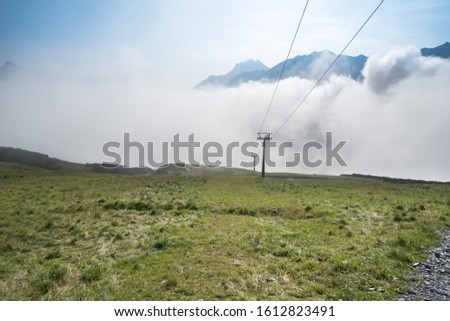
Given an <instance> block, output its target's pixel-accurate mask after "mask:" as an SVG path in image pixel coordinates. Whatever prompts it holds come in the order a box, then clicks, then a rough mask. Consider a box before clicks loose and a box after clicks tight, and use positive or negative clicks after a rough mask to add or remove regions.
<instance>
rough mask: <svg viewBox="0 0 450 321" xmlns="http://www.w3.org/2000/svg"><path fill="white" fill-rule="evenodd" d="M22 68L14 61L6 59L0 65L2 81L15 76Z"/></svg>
mask: <svg viewBox="0 0 450 321" xmlns="http://www.w3.org/2000/svg"><path fill="white" fill-rule="evenodd" d="M18 70H20V67H19V66H18V65H16V64H15V63H13V62H12V61H6V62H5V63H4V64H3V65H2V66H1V67H0V81H1V80H6V79H8V78H11V77H12V76H14V74H15V73H16V72H17V71H18Z"/></svg>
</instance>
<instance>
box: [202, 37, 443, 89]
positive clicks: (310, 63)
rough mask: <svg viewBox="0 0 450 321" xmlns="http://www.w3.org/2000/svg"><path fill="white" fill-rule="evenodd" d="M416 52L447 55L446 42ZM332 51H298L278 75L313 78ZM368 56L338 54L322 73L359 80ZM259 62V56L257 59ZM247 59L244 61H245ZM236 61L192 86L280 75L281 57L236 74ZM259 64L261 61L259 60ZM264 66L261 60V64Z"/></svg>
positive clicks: (230, 83)
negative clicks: (217, 73)
mask: <svg viewBox="0 0 450 321" xmlns="http://www.w3.org/2000/svg"><path fill="white" fill-rule="evenodd" d="M420 53H421V55H422V56H424V57H439V58H443V59H448V58H450V43H449V42H446V43H444V44H442V45H440V46H437V47H435V48H422V49H420ZM336 56H337V55H336V54H335V53H334V52H332V51H329V50H326V49H325V50H322V51H314V52H312V53H310V54H306V55H298V56H295V57H293V58H290V59H288V60H287V61H286V67H285V70H284V72H283V76H282V79H286V78H290V77H298V78H303V79H310V80H317V79H319V77H320V76H321V75H322V74H323V72H324V71H325V67H326V66H329V65H330V64H331V62H332V61H333V60H334V59H335V58H336ZM367 59H368V57H367V56H365V55H362V54H360V55H357V56H349V55H342V56H341V57H340V58H339V60H337V61H336V63H335V65H334V66H333V67H332V68H331V70H330V71H329V73H328V74H327V76H326V77H330V76H331V75H333V74H334V75H338V76H347V77H350V78H352V79H353V80H356V81H363V80H364V76H363V73H362V71H363V69H364V66H365V64H366V62H367ZM257 61H258V62H259V60H257ZM247 62H248V61H247ZM245 63H246V62H242V63H238V64H236V65H235V67H234V68H233V69H232V70H231V71H230V72H229V73H227V74H225V75H218V76H209V77H208V78H206V79H205V80H203V81H202V82H200V83H199V84H197V85H196V86H195V88H196V89H202V88H207V87H236V86H239V85H241V84H243V83H247V82H250V81H260V82H275V81H277V80H278V78H279V77H280V73H281V69H282V68H283V65H284V61H282V62H280V63H278V64H276V65H275V66H273V67H272V68H268V67H266V68H267V69H258V68H253V70H252V69H251V68H247V69H249V70H246V71H244V72H241V73H239V74H236V70H237V69H239V68H237V67H238V66H239V65H241V64H245ZM261 64H262V63H261ZM262 65H263V66H264V64H262Z"/></svg>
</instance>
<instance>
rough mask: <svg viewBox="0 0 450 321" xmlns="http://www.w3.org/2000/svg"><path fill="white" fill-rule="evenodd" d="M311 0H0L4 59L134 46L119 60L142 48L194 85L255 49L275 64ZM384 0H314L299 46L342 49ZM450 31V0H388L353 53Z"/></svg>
mask: <svg viewBox="0 0 450 321" xmlns="http://www.w3.org/2000/svg"><path fill="white" fill-rule="evenodd" d="M304 4H305V1H298V0H280V1H273V0H271V1H267V0H246V1H242V0H230V1H215V0H166V1H152V0H148V1H143V0H129V1H118V0H112V1H106V0H94V1H87V0H76V1H75V0H65V1H58V0H17V1H5V0H1V1H0V63H2V62H3V61H5V60H12V61H15V62H17V63H18V64H21V65H24V66H26V67H27V68H28V67H29V68H35V69H39V68H48V64H51V63H52V62H55V64H56V65H57V66H58V68H60V67H61V66H65V65H67V66H68V67H69V66H77V68H79V67H80V66H82V65H83V64H85V63H86V61H89V62H91V63H95V62H100V61H102V63H104V64H105V65H107V64H108V63H110V62H108V59H109V58H110V57H111V53H112V56H113V57H116V56H120V55H123V54H124V52H126V53H130V52H132V53H133V54H132V55H131V57H130V58H129V59H128V60H127V59H124V60H121V59H116V58H117V57H116V58H114V59H112V60H113V61H116V63H120V62H121V63H126V62H128V61H130V60H133V59H134V58H135V57H137V56H139V59H141V60H146V61H147V67H148V68H149V69H151V70H154V71H155V72H154V75H155V76H156V75H160V74H161V73H164V74H166V77H167V78H166V84H168V83H169V82H171V81H176V82H178V85H179V86H186V87H190V86H192V85H193V84H195V83H196V82H198V81H200V80H202V79H203V78H205V77H206V76H207V75H209V74H220V73H225V72H227V71H228V70H229V69H231V68H232V67H233V65H234V64H235V63H237V62H240V61H243V60H247V59H249V58H253V59H260V60H261V61H263V62H264V63H265V64H267V65H268V66H273V65H274V64H276V63H278V62H279V61H281V60H282V59H283V58H284V57H285V55H286V52H287V48H288V46H289V43H290V40H291V37H292V35H293V32H294V30H295V27H296V24H297V21H298V18H299V15H300V13H301V10H302V8H303V6H304ZM377 4H378V1H372V0H371V1H356V0H344V1H329V0H311V1H310V4H309V8H308V11H307V13H306V16H305V20H304V25H303V27H302V29H301V31H300V35H299V38H298V40H297V42H296V45H295V47H294V51H293V55H296V54H305V53H309V52H311V51H314V50H322V49H330V50H332V51H339V50H340V49H341V48H342V46H343V45H344V44H345V42H346V41H348V39H349V38H350V37H351V35H352V34H353V33H354V32H355V30H357V28H358V27H359V26H360V25H361V23H362V22H363V21H364V20H365V18H366V17H367V16H368V14H370V12H371V11H372V10H373V8H374V7H375V6H376V5H377ZM448 30H450V2H448V1H444V0H428V1H417V0H416V1H404V0H397V1H389V0H386V1H385V2H384V4H383V5H382V7H381V8H380V10H379V12H378V13H377V14H376V16H374V18H373V20H371V22H370V23H369V25H368V26H367V28H366V29H364V30H363V32H362V33H361V35H360V36H359V37H358V38H357V39H356V40H355V41H354V43H353V44H352V46H351V47H350V48H349V50H348V53H349V54H359V53H363V54H366V55H373V54H383V53H385V52H387V51H389V50H390V49H392V48H393V47H399V46H400V47H402V46H410V45H412V46H416V47H418V48H421V47H425V46H428V47H432V46H436V45H439V44H442V43H444V42H446V41H450V37H449V35H448ZM117 48H119V49H117ZM133 57H134V58H133ZM139 67H140V65H138V66H137V68H139ZM90 68H91V67H90ZM91 69H92V68H91ZM103 69H105V68H104V67H102V68H99V69H96V68H94V70H103ZM170 75H172V77H171V76H170Z"/></svg>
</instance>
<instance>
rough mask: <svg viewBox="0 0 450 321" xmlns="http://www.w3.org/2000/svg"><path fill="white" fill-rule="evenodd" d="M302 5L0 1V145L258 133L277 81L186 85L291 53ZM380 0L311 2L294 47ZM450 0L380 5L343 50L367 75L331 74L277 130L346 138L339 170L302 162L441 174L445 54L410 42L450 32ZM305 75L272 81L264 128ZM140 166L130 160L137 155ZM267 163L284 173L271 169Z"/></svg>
mask: <svg viewBox="0 0 450 321" xmlns="http://www.w3.org/2000/svg"><path fill="white" fill-rule="evenodd" d="M305 3H306V2H305V1H297V0H296V1H294V0H280V1H266V0H258V1H257V0H246V1H237V0H230V1H215V0H189V1H188V0H166V1H151V0H148V1H144V0H129V1H119V0H116V1H114V0H111V1H104V0H95V1H87V0H77V1H75V0H65V1H57V0H37V1H36V0H35V1H32V0H18V1H4V0H0V65H1V64H2V63H3V62H4V61H7V60H9V61H13V62H14V63H16V64H17V65H19V66H20V68H21V75H20V76H18V77H16V78H15V79H13V80H11V81H8V82H7V83H6V82H2V83H0V116H1V117H0V146H13V147H20V148H24V149H29V150H34V151H39V152H43V153H46V154H49V155H51V156H54V157H58V158H61V159H66V160H70V161H77V162H98V161H101V160H102V158H103V157H104V155H103V154H102V146H103V144H104V143H105V142H107V141H112V140H116V141H121V140H123V134H124V133H125V132H128V133H130V134H131V137H132V139H134V140H137V141H140V142H142V143H145V142H148V141H154V142H155V143H156V144H157V143H158V142H162V141H167V140H170V139H171V138H172V137H173V136H174V135H175V134H176V133H180V134H181V135H182V136H183V137H185V138H186V137H187V135H189V134H190V133H194V132H195V134H196V136H197V137H198V138H199V139H200V140H202V141H211V140H216V141H218V142H222V143H223V144H227V143H229V142H231V141H233V140H238V141H242V140H244V141H249V140H250V141H254V140H255V136H256V135H255V134H256V132H257V131H258V129H259V126H260V124H261V121H262V118H263V114H264V111H265V109H266V108H267V104H268V102H269V100H270V95H271V93H272V91H273V86H274V84H267V83H249V84H244V85H242V86H240V87H237V88H222V89H213V90H193V89H192V88H193V87H194V86H195V85H196V84H197V83H199V82H200V81H202V80H203V79H205V78H206V77H208V76H209V75H211V74H225V73H227V72H228V71H230V70H231V69H232V68H233V66H234V65H235V64H236V63H238V62H241V61H245V60H247V59H259V60H261V61H262V62H263V63H264V64H266V65H267V66H269V67H272V66H274V65H275V64H277V63H279V62H281V61H283V59H284V58H285V57H286V53H287V50H288V48H289V45H290V42H291V40H292V36H293V34H294V31H295V28H296V27H297V24H298V19H299V17H300V14H301V12H302V10H303V7H304V5H305ZM378 3H379V1H356V0H345V1H329V0H311V1H310V2H309V5H308V9H307V11H306V15H305V18H304V20H303V24H302V26H301V29H300V32H299V35H298V37H297V39H296V42H295V45H294V47H293V50H292V54H291V56H295V55H300V54H308V53H311V52H313V51H320V50H324V49H328V50H331V51H334V52H339V51H340V50H341V49H342V48H343V46H344V45H345V44H346V42H347V41H348V40H349V39H350V37H351V36H352V35H353V34H354V33H355V32H356V30H357V29H358V28H359V27H360V26H361V24H362V23H363V22H364V20H365V19H366V18H367V16H368V15H369V14H370V13H371V12H372V10H373V9H374V8H375V7H376V6H377V5H378ZM448 30H450V3H449V2H448V1H443V0H442V1H438V0H428V1H403V0H398V1H389V0H387V1H384V3H383V5H382V6H381V7H380V9H379V11H378V12H377V13H376V14H375V15H374V17H373V18H372V19H371V20H370V22H369V23H368V25H367V26H366V27H365V28H364V29H363V31H362V32H361V33H360V35H359V36H358V37H357V38H356V39H355V40H354V41H353V43H352V44H351V46H350V47H349V48H348V50H347V51H346V54H350V55H358V54H365V55H367V56H369V57H370V58H369V61H368V63H367V64H366V67H365V69H364V75H365V77H366V80H365V81H364V82H363V83H359V82H355V81H352V80H351V79H347V78H345V77H331V78H330V79H329V80H328V81H327V82H326V83H324V84H323V85H322V86H320V87H319V88H317V90H315V91H314V93H313V94H312V95H311V96H310V97H309V99H308V101H307V102H306V103H305V105H304V106H303V107H302V109H301V110H300V111H299V112H298V113H297V114H296V115H295V117H293V118H292V119H291V120H290V122H289V123H288V125H287V126H286V128H285V129H284V130H283V132H282V133H280V136H279V139H280V140H282V139H284V140H290V141H294V142H297V143H298V144H299V145H300V146H301V145H302V143H304V142H306V141H308V140H317V141H321V142H322V141H323V139H324V136H325V132H327V131H332V132H333V134H334V136H335V137H336V139H342V140H346V141H348V143H347V144H346V146H345V148H343V153H344V156H345V157H344V158H345V160H346V162H347V163H348V165H349V166H348V167H345V168H341V167H338V166H333V167H330V168H328V167H319V168H313V169H311V168H299V169H298V171H300V172H307V173H319V174H335V175H338V174H342V173H352V172H357V173H364V174H372V175H384V176H393V177H403V178H419V179H433V180H445V181H450V165H449V164H450V152H449V151H448V148H447V146H448V143H449V142H448V137H450V130H449V129H447V127H448V126H447V124H446V123H448V120H449V119H450V112H449V110H448V107H447V106H446V104H445V102H446V101H450V94H449V93H448V90H447V86H448V83H449V81H450V67H449V64H450V63H449V62H448V61H444V60H443V59H437V58H424V57H421V56H420V54H419V51H418V49H419V48H422V47H435V46H438V45H440V44H443V43H445V42H447V41H450V37H449V36H448ZM312 85H313V83H312V82H311V81H308V80H304V79H296V78H295V79H286V80H284V81H282V82H281V83H280V87H279V88H280V89H279V92H278V96H277V97H276V100H275V101H274V106H273V108H272V110H271V114H270V117H269V121H268V122H267V127H268V128H267V129H268V130H273V129H275V128H277V126H279V124H280V123H282V122H283V120H284V119H285V118H286V116H287V115H288V114H289V112H290V111H291V110H292V108H293V107H295V105H296V104H297V103H298V101H299V100H301V98H302V97H303V95H304V94H305V93H306V92H307V91H308V89H309V88H311V86H312ZM135 164H136V163H135ZM271 170H285V169H284V168H276V169H271Z"/></svg>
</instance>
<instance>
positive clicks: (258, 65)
mask: <svg viewBox="0 0 450 321" xmlns="http://www.w3.org/2000/svg"><path fill="white" fill-rule="evenodd" d="M267 69H269V68H268V67H267V66H265V65H264V64H263V63H262V62H261V61H259V60H256V61H255V60H253V59H250V60H247V61H244V62H241V63H238V64H237V65H236V66H234V68H233V69H232V70H231V71H230V72H229V73H227V74H226V75H220V76H209V77H208V78H207V79H205V80H203V81H202V82H201V83H199V84H198V85H197V86H195V88H202V87H206V86H231V85H232V84H233V83H234V82H233V79H234V78H235V77H237V76H239V75H243V74H247V73H249V74H252V73H257V74H259V73H260V72H264V71H266V70H267Z"/></svg>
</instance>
